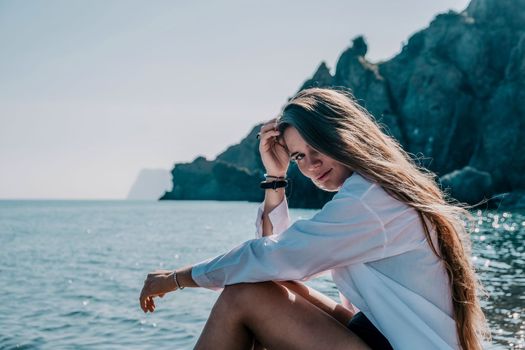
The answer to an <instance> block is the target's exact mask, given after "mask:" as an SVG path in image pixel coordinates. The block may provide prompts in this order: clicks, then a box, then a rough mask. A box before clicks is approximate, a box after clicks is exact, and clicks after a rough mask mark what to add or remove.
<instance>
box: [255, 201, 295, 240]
mask: <svg viewBox="0 0 525 350" xmlns="http://www.w3.org/2000/svg"><path fill="white" fill-rule="evenodd" d="M263 212H264V202H263V203H261V205H259V209H258V210H257V218H256V220H255V229H256V231H255V238H261V237H262V236H263V225H262V215H263ZM268 218H269V219H270V222H271V223H272V227H273V234H274V235H278V234H280V233H282V232H284V230H286V229H287V228H288V227H290V221H291V220H290V213H289V211H288V202H287V201H286V196H285V197H284V199H283V201H282V202H281V203H279V205H278V206H276V207H275V208H273V210H271V211H270V213H269V214H268Z"/></svg>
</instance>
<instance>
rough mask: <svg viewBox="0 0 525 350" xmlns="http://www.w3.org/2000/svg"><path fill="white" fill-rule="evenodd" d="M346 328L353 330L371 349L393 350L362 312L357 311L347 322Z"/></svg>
mask: <svg viewBox="0 0 525 350" xmlns="http://www.w3.org/2000/svg"><path fill="white" fill-rule="evenodd" d="M348 329H350V330H351V331H352V332H354V333H355V334H356V335H357V336H358V337H359V338H361V339H362V340H363V341H364V342H365V343H366V344H367V345H368V346H369V347H371V348H372V349H373V350H390V349H392V350H393V348H392V346H391V345H390V343H389V342H388V340H387V339H386V338H385V336H384V335H383V334H382V333H381V332H380V331H379V330H378V329H377V328H376V327H375V326H374V325H373V324H372V322H370V320H368V318H366V316H365V314H364V313H362V312H358V313H357V314H355V315H354V317H352V319H351V320H350V322H349V323H348Z"/></svg>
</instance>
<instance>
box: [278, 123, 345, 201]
mask: <svg viewBox="0 0 525 350" xmlns="http://www.w3.org/2000/svg"><path fill="white" fill-rule="evenodd" d="M283 139H284V142H285V144H286V148H287V149H288V154H289V156H290V159H291V160H292V161H294V162H296V163H297V165H298V167H299V170H300V171H301V173H302V174H303V175H304V176H306V177H308V178H309V179H311V180H312V181H313V183H314V184H315V185H316V186H317V187H319V188H321V189H323V190H325V191H331V192H333V191H338V190H339V189H340V188H341V186H342V185H343V182H344V181H345V180H346V179H347V178H348V177H349V176H350V175H352V170H350V169H349V168H348V167H346V166H345V165H343V164H341V163H339V162H338V161H336V160H335V159H332V158H330V157H329V156H327V155H324V154H322V153H319V152H317V151H316V150H315V149H313V148H312V147H311V146H310V145H309V144H308V143H306V141H305V140H304V139H303V138H302V136H301V134H299V132H298V131H297V129H296V128H294V127H293V126H289V127H287V128H286V130H285V131H284V134H283Z"/></svg>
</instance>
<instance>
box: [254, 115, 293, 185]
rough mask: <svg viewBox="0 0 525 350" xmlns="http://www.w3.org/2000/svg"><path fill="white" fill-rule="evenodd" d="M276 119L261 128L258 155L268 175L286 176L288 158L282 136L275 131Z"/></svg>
mask: <svg viewBox="0 0 525 350" xmlns="http://www.w3.org/2000/svg"><path fill="white" fill-rule="evenodd" d="M276 120H277V119H272V120H270V121H268V122H267V123H265V124H264V125H263V126H262V127H261V131H260V132H259V140H260V142H259V153H260V154H261V160H262V163H263V165H264V168H265V169H266V172H267V173H268V174H269V175H273V176H286V171H287V170H288V165H289V163H290V158H289V155H288V152H287V151H286V147H285V146H284V142H283V140H282V137H281V136H282V135H280V133H279V131H278V130H277V124H276Z"/></svg>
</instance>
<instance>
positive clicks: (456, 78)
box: [162, 0, 525, 207]
mask: <svg viewBox="0 0 525 350" xmlns="http://www.w3.org/2000/svg"><path fill="white" fill-rule="evenodd" d="M366 53H367V43H366V41H365V39H364V38H363V37H358V38H355V39H354V40H353V42H352V45H351V47H349V48H348V49H346V50H345V51H344V52H343V53H342V55H341V56H340V58H339V60H338V62H337V65H336V67H335V71H334V74H332V73H330V71H329V69H328V68H327V66H326V64H324V63H321V64H320V66H319V68H318V69H317V71H316V72H315V73H314V74H313V76H312V78H310V79H308V80H307V81H306V82H305V83H304V84H303V86H302V87H301V89H304V88H308V87H313V86H319V87H333V86H337V87H346V88H348V89H350V90H351V91H352V92H353V94H354V95H355V97H356V98H357V100H358V101H359V102H360V103H361V104H362V105H363V106H364V107H366V108H367V109H368V110H369V111H370V112H371V113H372V115H373V116H374V117H375V118H376V119H377V120H378V121H379V122H380V123H381V124H382V125H383V127H384V130H385V131H386V132H388V133H390V134H391V135H392V136H394V137H395V138H397V139H398V140H399V141H400V143H401V144H402V145H403V147H404V148H405V149H406V150H407V151H408V152H410V153H412V154H414V155H415V156H417V157H418V159H419V161H420V162H422V164H423V165H424V166H426V167H427V168H429V169H430V170H432V171H433V172H435V173H436V174H437V175H438V176H440V180H441V183H442V186H443V187H444V188H447V190H448V191H449V192H450V193H451V195H452V196H453V197H455V198H456V199H458V200H460V201H465V202H468V203H471V204H474V203H477V202H478V201H480V200H482V199H483V198H489V197H491V196H492V195H494V194H497V193H504V192H514V193H519V192H520V191H523V190H525V176H523V175H522V174H523V173H525V0H473V1H472V2H471V3H470V4H469V6H468V7H467V9H465V10H464V11H463V12H461V13H455V12H449V13H446V14H440V15H438V16H436V17H435V19H434V20H433V21H432V22H431V23H430V25H429V26H428V28H426V29H424V30H421V31H419V32H417V33H415V34H414V35H412V36H411V37H410V38H409V39H408V41H407V43H406V45H405V46H404V47H403V49H402V51H401V52H400V53H399V54H398V55H397V56H395V57H394V58H392V59H391V60H389V61H385V62H379V63H372V62H370V61H368V60H367V58H366ZM259 127H260V126H255V128H254V129H252V130H251V131H250V133H249V134H248V136H247V137H246V138H245V139H244V140H243V141H242V142H241V143H240V144H238V145H235V146H232V147H230V148H229V149H228V150H226V151H225V152H224V153H222V154H220V155H219V156H218V157H217V159H216V160H214V161H206V162H208V163H209V164H207V166H206V167H205V168H206V169H207V170H204V168H203V167H202V164H201V163H202V162H204V160H203V159H200V158H199V159H197V160H195V161H194V162H193V163H190V164H180V165H179V164H177V165H176V166H175V168H174V170H173V171H172V174H173V181H174V187H173V191H172V192H167V193H166V194H165V195H164V196H163V197H162V199H190V198H191V199H244V200H260V199H261V198H262V193H258V194H257V186H256V185H257V182H258V181H260V179H261V175H262V173H263V169H262V167H261V163H260V160H259V158H258V150H257V140H256V138H255V134H256V132H257V130H258V129H259ZM215 167H221V169H222V170H221V171H219V173H222V172H228V174H229V175H228V176H225V178H227V179H228V181H230V182H231V184H230V185H229V187H228V190H227V193H225V189H224V186H223V184H222V181H221V186H218V184H215V185H213V184H214V181H215V182H217V179H218V178H217V174H216V173H217V170H214V169H215ZM203 171H204V172H205V174H206V175H202V178H201V177H199V176H201V175H200V174H201V173H202V172H203ZM197 175H198V176H197ZM289 175H290V177H291V178H292V180H293V184H292V188H291V189H288V190H291V193H289V195H290V198H289V201H290V205H291V206H295V207H297V206H299V207H320V206H321V205H322V204H324V202H326V201H327V200H329V199H330V198H331V195H330V194H327V193H323V192H322V191H320V190H317V189H316V188H314V187H313V185H312V184H311V183H309V182H308V181H307V180H305V179H303V178H302V177H300V175H299V174H298V171H297V169H296V168H293V167H292V168H291V169H290V174H289ZM196 180H198V181H201V180H202V181H207V182H210V185H206V184H205V183H202V182H199V184H200V186H201V187H203V186H204V187H205V188H206V191H204V190H203V191H199V196H197V197H195V195H193V194H192V195H189V194H188V192H189V191H190V190H189V187H193V185H191V184H192V183H193V182H194V181H196ZM243 181H245V182H243ZM248 183H250V186H251V187H249V188H247V187H246V186H245V185H246V184H248ZM253 192H255V194H253ZM518 202H520V201H518Z"/></svg>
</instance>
